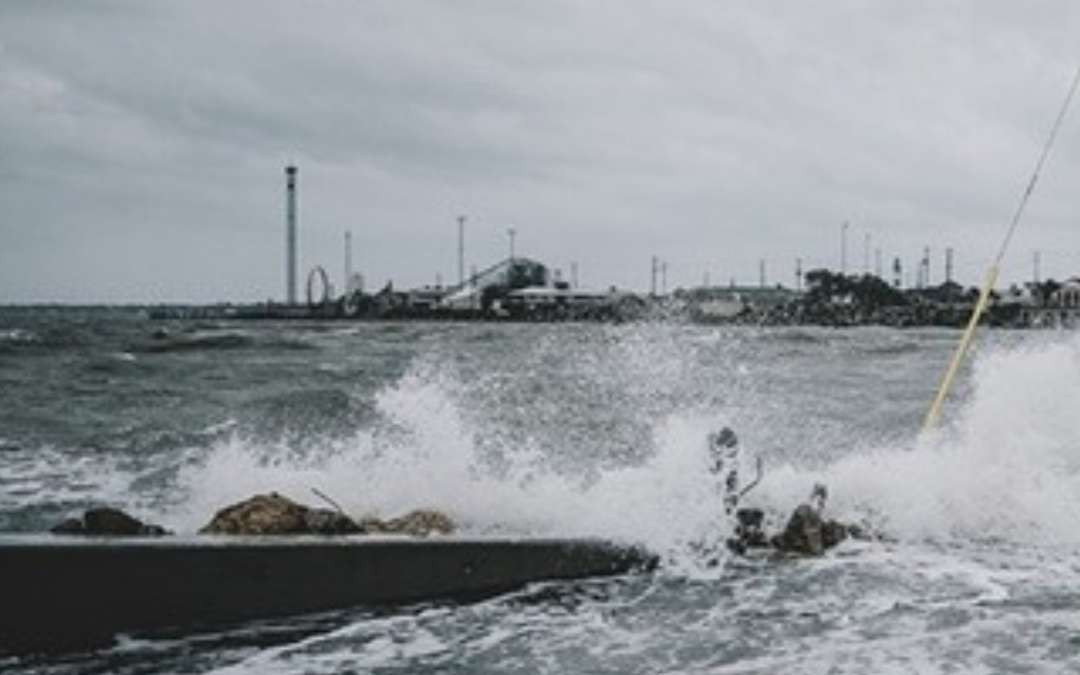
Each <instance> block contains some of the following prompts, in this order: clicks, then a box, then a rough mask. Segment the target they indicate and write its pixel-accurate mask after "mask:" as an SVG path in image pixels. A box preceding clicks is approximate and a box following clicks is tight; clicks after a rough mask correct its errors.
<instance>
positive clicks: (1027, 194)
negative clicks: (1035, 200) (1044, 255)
mask: <svg viewBox="0 0 1080 675" xmlns="http://www.w3.org/2000/svg"><path fill="white" fill-rule="evenodd" d="M1078 85H1080V68H1077V69H1076V73H1075V74H1074V75H1073V79H1072V83H1070V84H1069V93H1068V94H1067V95H1066V96H1065V102H1064V103H1062V104H1061V110H1060V111H1058V115H1057V119H1055V120H1054V126H1053V128H1051V130H1050V136H1049V138H1047V139H1046V144H1045V145H1044V146H1043V149H1042V154H1040V155H1039V161H1037V162H1035V170H1034V171H1033V172H1032V173H1031V180H1030V181H1028V185H1027V189H1026V190H1024V194H1023V196H1021V197H1020V203H1019V204H1018V205H1017V207H1016V212H1015V213H1013V217H1012V221H1010V222H1009V229H1008V231H1007V232H1006V233H1005V240H1004V241H1002V242H1001V250H999V251H998V254H997V257H996V258H995V259H994V264H993V265H992V266H991V267H990V270H989V271H988V272H987V274H986V283H984V284H983V287H982V292H981V293H980V294H979V301H978V302H977V303H975V309H974V310H972V312H971V320H970V321H968V325H967V330H965V331H964V335H963V337H962V338H961V339H960V344H959V345H957V346H956V353H955V354H953V358H952V362H951V363H950V364H949V369H948V370H946V371H945V377H943V378H942V380H941V386H940V387H938V392H937V396H935V397H934V402H933V404H931V406H930V410H929V411H927V413H926V420H925V421H924V422H923V433H926V432H927V431H930V430H931V429H933V428H934V427H935V426H937V423H938V420H940V419H941V405H942V403H944V402H945V397H946V396H947V395H948V394H949V389H951V388H952V382H953V378H955V377H956V371H958V370H960V364H961V363H962V362H963V360H964V356H965V355H966V354H967V350H968V347H969V346H970V345H971V338H972V337H974V336H975V327H976V326H978V325H979V319H980V318H981V317H982V314H983V311H985V309H986V302H987V300H989V299H990V291H991V290H993V288H994V283H995V282H996V281H997V276H998V268H999V267H1000V266H1001V260H1002V259H1003V258H1004V257H1005V251H1006V250H1007V249H1008V248H1009V242H1010V241H1011V240H1012V236H1013V234H1014V233H1015V232H1016V226H1017V225H1019V224H1020V216H1021V215H1023V213H1024V207H1025V206H1027V202H1028V199H1030V198H1031V193H1032V192H1034V191H1035V183H1036V182H1037V181H1038V180H1039V172H1040V171H1041V170H1042V167H1043V164H1044V163H1045V162H1046V158H1047V156H1048V155H1049V154H1050V148H1051V147H1052V146H1053V145H1054V139H1055V138H1057V133H1058V129H1060V128H1061V122H1062V120H1064V119H1065V113H1066V112H1067V111H1068V110H1069V103H1071V102H1072V98H1073V95H1074V94H1075V93H1076V89H1077V86H1078Z"/></svg>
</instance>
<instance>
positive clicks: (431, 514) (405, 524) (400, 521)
mask: <svg viewBox="0 0 1080 675" xmlns="http://www.w3.org/2000/svg"><path fill="white" fill-rule="evenodd" d="M386 526H387V529H388V530H389V531H390V532H399V533H401V534H411V535H413V536H414V537H426V536H428V535H429V534H450V533H452V532H453V531H454V527H455V526H454V521H453V520H451V519H450V517H449V516H447V515H446V514H445V513H442V512H440V511H434V510H432V509H417V510H416V511H410V512H409V513H406V514H405V515H404V516H401V517H400V518H392V519H390V520H388V521H386Z"/></svg>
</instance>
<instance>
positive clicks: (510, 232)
mask: <svg viewBox="0 0 1080 675" xmlns="http://www.w3.org/2000/svg"><path fill="white" fill-rule="evenodd" d="M506 234H507V235H508V236H509V237H510V262H514V237H515V236H517V230H515V229H514V228H512V227H511V228H510V229H508V230H507V231H506Z"/></svg>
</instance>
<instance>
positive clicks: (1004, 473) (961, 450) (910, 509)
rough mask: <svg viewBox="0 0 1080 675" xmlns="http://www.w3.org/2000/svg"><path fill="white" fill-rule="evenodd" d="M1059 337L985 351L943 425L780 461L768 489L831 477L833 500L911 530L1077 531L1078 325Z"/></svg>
mask: <svg viewBox="0 0 1080 675" xmlns="http://www.w3.org/2000/svg"><path fill="white" fill-rule="evenodd" d="M1055 338H1056V339H1052V340H1045V339H1039V340H1037V341H1035V342H1034V344H1030V345H1028V346H1022V347H1013V348H997V349H991V350H988V351H986V352H984V353H982V354H980V355H979V356H978V357H977V359H976V361H975V364H974V370H973V375H972V386H971V392H972V393H971V397H970V399H969V400H967V401H965V402H964V405H963V406H962V407H961V408H960V409H959V410H957V411H956V414H955V416H954V417H953V419H951V420H950V422H949V425H948V426H947V428H946V429H945V431H944V432H943V433H941V434H939V435H936V436H935V437H933V438H924V439H917V438H915V437H914V436H913V437H912V439H911V442H910V444H909V445H907V446H903V447H868V448H862V449H859V450H858V451H857V452H853V453H852V454H851V455H849V456H847V457H845V458H844V459H842V460H840V461H838V462H836V463H834V464H833V465H831V466H828V467H824V468H823V469H820V470H816V471H803V470H800V469H799V468H798V467H791V466H788V467H783V468H781V469H779V470H774V471H772V472H770V474H769V480H768V482H767V484H766V485H765V486H764V487H763V490H762V492H763V494H764V495H767V496H769V497H770V498H771V500H772V501H773V502H774V503H779V502H791V501H792V500H793V499H798V498H799V497H801V496H803V495H804V494H805V491H806V489H807V486H808V485H809V484H810V483H812V482H814V481H822V482H826V483H828V484H829V486H830V489H831V491H832V495H833V499H832V504H833V509H834V510H835V511H836V512H838V513H841V514H844V515H847V516H858V515H860V514H862V515H870V516H872V518H873V519H874V520H876V521H877V523H878V524H879V525H881V526H882V527H884V528H886V529H887V530H888V531H889V533H890V534H892V535H893V536H898V537H903V538H921V537H932V538H941V537H958V538H964V539H1007V540H1012V541H1025V542H1038V541H1047V542H1064V543H1075V542H1078V541H1080V532H1078V531H1077V529H1076V526H1075V524H1076V522H1077V521H1078V519H1080V414H1077V411H1078V410H1080V336H1078V335H1076V334H1058V335H1057V336H1055Z"/></svg>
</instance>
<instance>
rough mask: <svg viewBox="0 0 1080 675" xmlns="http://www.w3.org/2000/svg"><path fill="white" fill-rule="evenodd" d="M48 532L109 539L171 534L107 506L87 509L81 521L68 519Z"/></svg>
mask: <svg viewBox="0 0 1080 675" xmlns="http://www.w3.org/2000/svg"><path fill="white" fill-rule="evenodd" d="M49 531H50V532H52V533H53V534H77V535H87V536H110V537H159V536H162V535H166V534H171V532H169V531H168V530H166V529H165V528H164V527H162V526H160V525H150V524H147V523H144V522H142V521H141V520H139V519H137V518H133V517H131V516H129V515H128V514H126V513H124V512H123V511H121V510H120V509H114V508H110V507H107V506H105V507H98V508H93V509H88V510H87V511H86V512H85V513H83V517H82V519H79V518H68V519H67V520H65V521H64V522H62V523H60V524H59V525H57V526H56V527H54V528H52V529H51V530H49Z"/></svg>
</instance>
